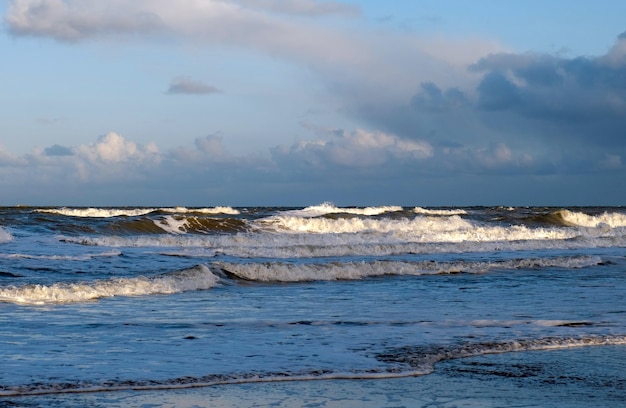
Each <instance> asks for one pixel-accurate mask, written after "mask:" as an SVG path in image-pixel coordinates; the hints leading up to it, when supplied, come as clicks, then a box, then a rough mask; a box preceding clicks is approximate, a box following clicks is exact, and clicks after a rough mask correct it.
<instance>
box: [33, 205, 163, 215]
mask: <svg viewBox="0 0 626 408" xmlns="http://www.w3.org/2000/svg"><path fill="white" fill-rule="evenodd" d="M153 211H155V209H154V208H67V207H61V208H43V209H37V210H35V212H40V213H48V214H58V215H65V216H68V217H81V218H111V217H121V216H126V217H135V216H140V215H146V214H150V213H151V212H153Z"/></svg>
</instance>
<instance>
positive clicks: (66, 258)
mask: <svg viewBox="0 0 626 408" xmlns="http://www.w3.org/2000/svg"><path fill="white" fill-rule="evenodd" d="M120 255H122V253H121V252H120V251H107V252H100V253H96V254H81V255H30V254H0V258H5V259H12V258H21V259H40V260H49V261H88V260H91V259H94V258H102V257H103V258H106V257H116V256H120Z"/></svg>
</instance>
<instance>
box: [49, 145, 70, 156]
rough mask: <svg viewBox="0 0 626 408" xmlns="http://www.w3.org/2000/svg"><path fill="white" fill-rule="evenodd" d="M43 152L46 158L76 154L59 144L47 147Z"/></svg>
mask: <svg viewBox="0 0 626 408" xmlns="http://www.w3.org/2000/svg"><path fill="white" fill-rule="evenodd" d="M43 152H44V154H45V155H46V156H72V155H73V154H74V152H72V149H70V148H69V147H65V146H60V145H58V144H55V145H52V146H50V147H46V148H45V149H44V151H43Z"/></svg>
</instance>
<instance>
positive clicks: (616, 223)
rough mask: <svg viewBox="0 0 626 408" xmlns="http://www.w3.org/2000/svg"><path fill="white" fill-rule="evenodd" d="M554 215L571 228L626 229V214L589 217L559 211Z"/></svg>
mask: <svg viewBox="0 0 626 408" xmlns="http://www.w3.org/2000/svg"><path fill="white" fill-rule="evenodd" d="M554 215H555V216H556V217H558V218H559V219H561V220H563V222H564V223H565V224H566V225H571V226H580V227H589V228H602V227H609V228H618V227H626V214H622V213H615V212H611V213H610V212H604V213H602V214H599V215H588V214H585V213H581V212H577V211H570V210H559V211H556V212H555V213H554Z"/></svg>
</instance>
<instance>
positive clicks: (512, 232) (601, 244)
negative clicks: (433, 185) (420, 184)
mask: <svg viewBox="0 0 626 408" xmlns="http://www.w3.org/2000/svg"><path fill="white" fill-rule="evenodd" d="M59 239H60V240H61V241H64V242H69V243H76V244H81V245H88V246H91V245H93V246H105V247H146V248H168V249H173V248H179V249H189V248H195V249H196V250H201V251H203V253H204V255H203V256H214V255H228V256H238V257H244V258H245V257H261V258H305V257H329V256H384V255H398V254H428V253H431V254H438V253H446V252H447V253H466V252H489V251H520V250H521V251H523V250H537V249H577V248H605V247H611V246H626V235H625V234H624V233H622V232H620V231H608V232H607V231H604V230H596V229H592V230H586V231H579V230H578V229H577V228H536V229H532V228H527V227H519V226H513V227H480V228H478V229H471V228H470V229H467V230H463V231H455V230H452V231H440V232H437V231H434V232H428V231H423V232H419V231H410V230H408V231H404V232H393V231H391V232H389V233H383V234H376V233H364V234H353V233H338V234H322V233H295V232H290V233H288V234H281V233H276V232H269V233H260V232H250V233H239V234H223V235H215V234H213V235H206V234H202V235H200V234H184V233H180V234H154V235H141V236H88V235H84V236H60V237H59Z"/></svg>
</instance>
